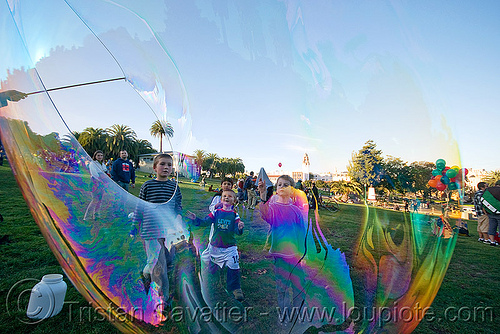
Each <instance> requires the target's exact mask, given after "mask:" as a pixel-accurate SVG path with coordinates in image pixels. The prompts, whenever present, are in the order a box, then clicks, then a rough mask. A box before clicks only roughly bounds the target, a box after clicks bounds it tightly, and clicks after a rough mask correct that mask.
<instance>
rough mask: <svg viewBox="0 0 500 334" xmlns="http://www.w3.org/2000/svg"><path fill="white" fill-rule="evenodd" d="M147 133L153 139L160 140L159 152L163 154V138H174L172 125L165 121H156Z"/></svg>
mask: <svg viewBox="0 0 500 334" xmlns="http://www.w3.org/2000/svg"><path fill="white" fill-rule="evenodd" d="M149 131H150V133H151V135H152V136H153V137H159V138H160V152H163V137H164V136H167V137H170V138H172V137H173V136H174V128H173V127H172V124H170V123H168V122H165V121H160V120H156V121H155V122H154V123H153V124H152V125H151V128H150V129H149Z"/></svg>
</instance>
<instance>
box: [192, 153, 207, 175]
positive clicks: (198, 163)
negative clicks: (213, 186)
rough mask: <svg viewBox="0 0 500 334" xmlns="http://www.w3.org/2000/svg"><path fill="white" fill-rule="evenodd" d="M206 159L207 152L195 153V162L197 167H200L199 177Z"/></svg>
mask: <svg viewBox="0 0 500 334" xmlns="http://www.w3.org/2000/svg"><path fill="white" fill-rule="evenodd" d="M205 157H206V153H205V151H203V150H195V151H194V161H195V162H196V166H197V167H198V175H201V166H202V165H203V161H204V160H205Z"/></svg>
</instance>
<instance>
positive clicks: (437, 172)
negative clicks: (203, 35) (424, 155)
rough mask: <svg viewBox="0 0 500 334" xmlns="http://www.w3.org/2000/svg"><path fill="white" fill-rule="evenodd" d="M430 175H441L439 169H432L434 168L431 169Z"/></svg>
mask: <svg viewBox="0 0 500 334" xmlns="http://www.w3.org/2000/svg"><path fill="white" fill-rule="evenodd" d="M432 175H433V176H437V175H441V171H440V170H439V169H434V170H433V171H432Z"/></svg>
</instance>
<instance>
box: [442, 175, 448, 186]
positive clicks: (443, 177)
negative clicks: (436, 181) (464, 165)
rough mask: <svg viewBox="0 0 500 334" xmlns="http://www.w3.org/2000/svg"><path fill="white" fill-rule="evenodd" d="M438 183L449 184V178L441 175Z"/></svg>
mask: <svg viewBox="0 0 500 334" xmlns="http://www.w3.org/2000/svg"><path fill="white" fill-rule="evenodd" d="M440 181H441V182H442V183H444V184H448V183H450V178H449V177H448V176H446V175H443V176H442V177H441V180H440Z"/></svg>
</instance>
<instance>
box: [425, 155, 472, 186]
mask: <svg viewBox="0 0 500 334" xmlns="http://www.w3.org/2000/svg"><path fill="white" fill-rule="evenodd" d="M468 173H469V171H468V170H467V169H466V168H462V169H460V167H458V166H453V167H448V166H446V161H444V159H438V160H437V161H436V169H434V170H433V171H432V177H431V179H430V180H429V182H428V183H427V184H428V185H429V186H430V187H432V188H436V189H437V190H439V191H444V190H446V188H448V190H457V189H460V188H463V185H464V184H463V182H464V178H465V176H466V175H467V174H468Z"/></svg>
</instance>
